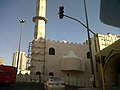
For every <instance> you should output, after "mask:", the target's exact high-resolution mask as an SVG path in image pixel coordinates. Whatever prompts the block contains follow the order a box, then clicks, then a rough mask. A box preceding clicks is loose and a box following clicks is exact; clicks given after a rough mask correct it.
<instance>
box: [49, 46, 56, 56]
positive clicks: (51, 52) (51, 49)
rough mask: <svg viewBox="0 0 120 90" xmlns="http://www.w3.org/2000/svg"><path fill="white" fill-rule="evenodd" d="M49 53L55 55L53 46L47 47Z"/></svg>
mask: <svg viewBox="0 0 120 90" xmlns="http://www.w3.org/2000/svg"><path fill="white" fill-rule="evenodd" d="M49 55H55V49H54V48H52V47H51V48H50V49H49Z"/></svg>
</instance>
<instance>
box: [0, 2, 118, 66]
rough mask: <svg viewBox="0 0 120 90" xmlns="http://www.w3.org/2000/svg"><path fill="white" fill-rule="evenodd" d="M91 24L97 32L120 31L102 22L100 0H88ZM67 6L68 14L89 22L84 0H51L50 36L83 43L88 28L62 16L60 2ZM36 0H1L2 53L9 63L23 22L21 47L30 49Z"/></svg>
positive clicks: (114, 32)
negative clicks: (59, 13)
mask: <svg viewBox="0 0 120 90" xmlns="http://www.w3.org/2000/svg"><path fill="white" fill-rule="evenodd" d="M86 3H87V10H88V18H89V27H90V29H91V30H93V31H94V32H95V33H100V34H106V33H108V32H109V33H111V34H120V28H116V27H112V26H108V25H105V24H103V23H102V22H100V19H99V14H100V0H86ZM62 5H63V6H64V7H65V9H64V12H65V13H64V14H66V15H69V16H72V17H74V18H76V19H79V20H80V21H82V22H83V23H85V14H84V7H83V0H47V14H46V17H47V18H48V23H47V24H46V38H47V39H51V40H66V41H69V42H74V43H83V42H84V41H85V40H86V39H87V32H86V29H85V28H84V27H83V26H81V25H80V24H79V23H77V22H76V21H73V20H70V19H68V18H66V17H64V18H63V19H62V20H60V19H59V18H58V14H57V13H58V8H59V6H62ZM35 9H36V0H0V42H1V44H0V57H4V58H5V64H7V65H11V63H12V57H13V53H14V52H15V51H16V50H18V42H19V33H20V29H21V28H20V23H19V19H25V20H26V24H25V25H24V26H23V34H22V44H21V51H25V52H26V53H27V50H28V43H29V42H31V41H32V40H33V35H34V23H33V22H32V18H33V17H34V16H35V11H36V10H35Z"/></svg>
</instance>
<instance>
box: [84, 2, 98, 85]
mask: <svg viewBox="0 0 120 90" xmlns="http://www.w3.org/2000/svg"><path fill="white" fill-rule="evenodd" d="M84 9H85V17H86V26H87V34H88V43H89V52H90V61H91V74H92V76H91V78H92V79H93V81H92V82H93V87H96V84H95V74H94V64H93V58H92V49H91V40H90V32H89V23H88V16H87V8H86V2H85V0H84Z"/></svg>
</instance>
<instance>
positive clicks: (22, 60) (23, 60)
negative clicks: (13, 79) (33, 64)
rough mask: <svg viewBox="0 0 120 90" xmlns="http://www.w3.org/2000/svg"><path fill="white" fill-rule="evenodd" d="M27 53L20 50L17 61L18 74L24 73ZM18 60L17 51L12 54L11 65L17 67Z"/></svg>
mask: <svg viewBox="0 0 120 90" xmlns="http://www.w3.org/2000/svg"><path fill="white" fill-rule="evenodd" d="M27 60H28V58H27V55H26V53H25V52H21V51H20V56H19V62H18V72H17V73H18V74H19V73H20V72H21V73H22V74H26V65H27ZM17 61H18V51H17V52H15V53H14V54H13V61H12V66H14V67H17Z"/></svg>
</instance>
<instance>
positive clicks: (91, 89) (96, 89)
mask: <svg viewBox="0 0 120 90" xmlns="http://www.w3.org/2000/svg"><path fill="white" fill-rule="evenodd" d="M78 90H100V89H99V88H79V89H78Z"/></svg>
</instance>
